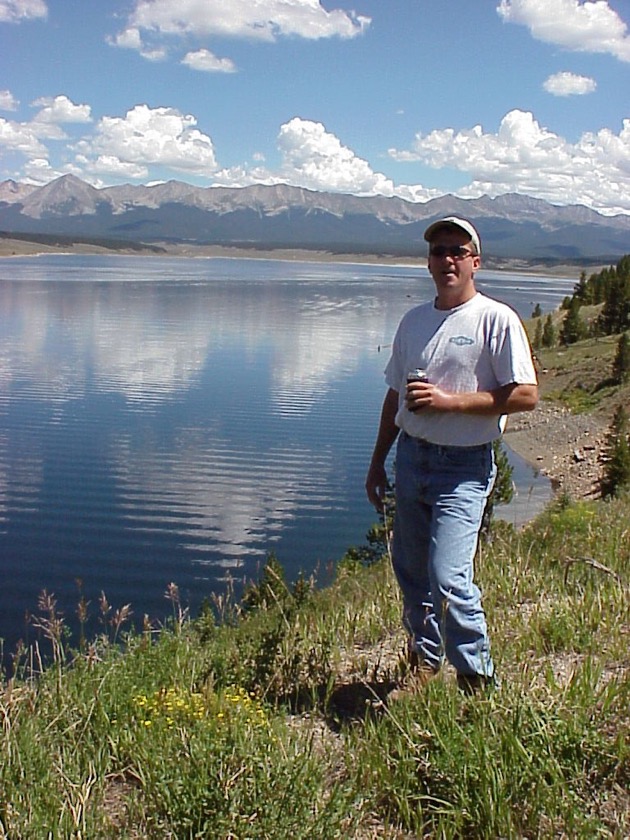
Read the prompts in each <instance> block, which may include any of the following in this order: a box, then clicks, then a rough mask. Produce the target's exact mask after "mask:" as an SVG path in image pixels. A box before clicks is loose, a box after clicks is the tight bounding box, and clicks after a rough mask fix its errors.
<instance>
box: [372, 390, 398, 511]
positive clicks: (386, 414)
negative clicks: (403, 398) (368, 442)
mask: <svg viewBox="0 0 630 840" xmlns="http://www.w3.org/2000/svg"><path fill="white" fill-rule="evenodd" d="M397 413H398V391H394V389H393V388H390V389H389V390H388V391H387V393H386V394H385V399H384V400H383V408H382V410H381V420H380V423H379V427H378V435H377V437H376V443H375V444H374V452H373V453H372V460H371V461H370V468H369V470H368V474H367V477H366V479H365V490H366V492H367V497H368V499H369V500H370V502H371V503H372V504H373V505H374V507H375V508H376V509H377V510H379V511H382V510H383V499H384V497H385V491H386V490H387V473H386V471H385V461H386V459H387V456H388V455H389V451H390V449H391V448H392V446H393V445H394V441H395V440H396V438H397V437H398V432H399V429H398V426H397V425H396V422H395V421H396V414H397Z"/></svg>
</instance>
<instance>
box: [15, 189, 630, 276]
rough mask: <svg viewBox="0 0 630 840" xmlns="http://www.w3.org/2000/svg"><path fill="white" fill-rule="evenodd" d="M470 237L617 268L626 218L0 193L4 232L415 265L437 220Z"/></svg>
mask: <svg viewBox="0 0 630 840" xmlns="http://www.w3.org/2000/svg"><path fill="white" fill-rule="evenodd" d="M450 215H457V216H464V217H465V218H468V219H470V220H471V221H472V222H473V223H474V224H475V225H476V226H477V228H478V230H479V232H480V234H481V239H482V243H483V248H484V257H485V258H486V261H487V260H488V258H489V259H492V258H494V259H497V260H501V259H521V260H530V261H540V260H542V261H580V260H583V261H597V260H599V261H602V262H614V261H616V260H617V259H618V258H619V257H620V256H623V255H624V254H627V253H630V216H626V215H617V216H603V215H601V214H599V213H597V212H595V211H594V210H591V209H589V208H587V207H584V206H581V205H572V206H568V207H567V206H564V207H563V206H556V205H553V204H550V203H548V202H546V201H542V200H540V199H535V198H530V197H527V196H522V195H518V194H507V195H502V196H499V197H497V198H489V197H487V196H483V197H482V198H478V199H469V200H464V199H460V198H457V197H455V196H452V195H445V196H442V197H440V198H436V199H433V200H431V201H428V202H426V203H423V204H420V203H412V202H409V201H404V200H403V199H401V198H387V197H383V196H372V197H359V196H354V195H345V194H339V193H328V192H316V191H313V190H306V189H302V188H300V187H292V186H288V185H284V184H279V185H273V186H269V185H263V184H257V185H253V186H248V187H241V188H230V187H196V186H193V185H190V184H186V183H183V182H180V181H168V182H167V183H162V184H156V185H154V186H133V185H130V184H124V185H120V186H114V187H104V188H102V189H97V188H95V187H93V186H91V185H90V184H87V183H86V182H84V181H82V180H81V179H79V178H77V177H75V176H74V175H64V176H62V177H60V178H57V179H56V180H54V181H51V182H50V183H49V184H46V185H45V186H42V187H37V186H32V185H27V184H20V183H17V182H15V181H3V182H1V183H0V231H2V232H4V233H5V234H6V233H15V234H22V235H25V234H31V235H57V236H64V237H77V238H92V239H94V238H101V239H116V240H124V241H132V242H143V243H147V244H155V243H187V244H197V245H233V246H239V247H253V248H310V249H322V250H328V251H333V252H340V251H345V252H351V253H357V252H365V253H388V254H396V255H403V254H404V255H415V254H424V253H425V252H426V243H425V242H424V240H423V232H424V230H425V228H426V227H427V225H428V224H430V223H431V222H432V221H434V220H435V219H439V218H441V217H443V216H450Z"/></svg>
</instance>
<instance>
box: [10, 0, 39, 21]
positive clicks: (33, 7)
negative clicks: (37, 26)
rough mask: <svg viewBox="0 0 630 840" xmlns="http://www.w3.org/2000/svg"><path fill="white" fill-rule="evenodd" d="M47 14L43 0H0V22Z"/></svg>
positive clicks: (31, 18)
mask: <svg viewBox="0 0 630 840" xmlns="http://www.w3.org/2000/svg"><path fill="white" fill-rule="evenodd" d="M47 16H48V7H47V6H46V3H45V2H44V0H0V23H20V22H21V21H23V20H34V19H36V18H45V17H47Z"/></svg>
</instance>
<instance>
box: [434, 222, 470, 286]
mask: <svg viewBox="0 0 630 840" xmlns="http://www.w3.org/2000/svg"><path fill="white" fill-rule="evenodd" d="M442 249H444V252H442V253H441V250H442ZM458 249H459V253H457V250H458ZM436 250H437V254H436V253H435V251H436ZM473 252H474V247H473V245H472V243H471V241H470V237H469V236H468V235H467V234H466V233H465V232H464V231H461V230H457V229H452V230H450V229H448V228H444V229H443V230H438V231H437V233H436V234H435V236H434V237H433V239H432V240H431V242H430V244H429V271H430V272H431V276H432V277H433V282H434V283H435V286H436V289H437V293H438V298H439V297H440V293H443V294H448V295H449V297H455V298H461V300H458V302H460V303H463V302H465V301H466V300H468V299H469V298H470V297H472V295H474V293H475V286H474V273H475V271H477V269H478V268H479V265H480V262H481V260H480V257H479V256H478V255H477V254H475V253H473Z"/></svg>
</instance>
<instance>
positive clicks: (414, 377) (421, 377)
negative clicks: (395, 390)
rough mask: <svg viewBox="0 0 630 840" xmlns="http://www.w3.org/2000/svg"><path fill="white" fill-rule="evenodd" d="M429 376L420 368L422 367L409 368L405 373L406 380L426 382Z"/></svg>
mask: <svg viewBox="0 0 630 840" xmlns="http://www.w3.org/2000/svg"><path fill="white" fill-rule="evenodd" d="M428 381H429V377H428V376H427V372H426V370H422V368H414V369H413V370H410V371H409V373H408V374H407V382H428Z"/></svg>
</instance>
